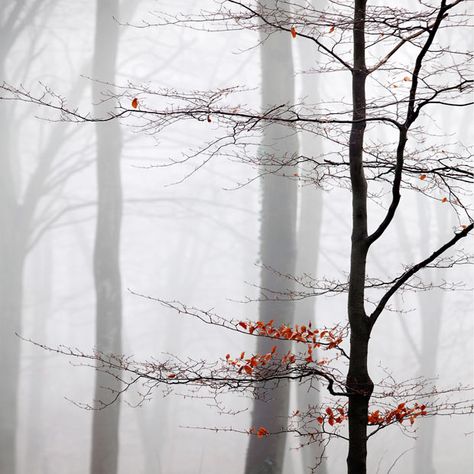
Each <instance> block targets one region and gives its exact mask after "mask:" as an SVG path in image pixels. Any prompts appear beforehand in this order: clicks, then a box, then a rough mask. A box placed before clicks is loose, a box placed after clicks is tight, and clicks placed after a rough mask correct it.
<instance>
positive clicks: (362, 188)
mask: <svg viewBox="0 0 474 474" xmlns="http://www.w3.org/2000/svg"><path fill="white" fill-rule="evenodd" d="M365 10H366V0H355V5H354V26H353V30H354V32H353V50H354V68H353V71H352V101H353V105H352V107H353V120H354V123H353V124H352V129H351V134H350V143H349V160H350V174H351V185H352V238H351V241H352V243H351V262H350V277H349V295H348V316H349V324H350V329H351V336H350V363H349V372H348V374H347V382H346V384H347V390H348V393H349V415H348V416H349V453H348V456H347V468H348V473H349V474H365V473H366V472H367V466H366V462H367V418H368V410H369V400H370V396H371V394H372V391H373V383H372V380H371V379H370V376H369V373H368V369H367V357H368V345H369V337H370V325H369V320H368V317H367V315H366V314H365V308H364V286H365V271H366V270H365V269H366V258H367V251H368V240H367V182H366V179H365V176H364V168H363V145H364V133H365V122H364V121H363V120H364V119H365V117H366V98H365V82H366V78H367V69H366V65H365V34H364V29H365Z"/></svg>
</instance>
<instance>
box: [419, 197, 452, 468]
mask: <svg viewBox="0 0 474 474" xmlns="http://www.w3.org/2000/svg"><path fill="white" fill-rule="evenodd" d="M431 210H432V213H431V215H430V213H429V212H427V209H426V208H425V207H424V206H422V205H421V203H420V205H419V208H418V219H419V225H420V248H424V247H425V245H426V242H427V241H429V239H430V236H432V235H435V236H436V235H442V232H441V230H442V229H443V228H446V225H447V222H446V218H445V217H444V216H445V213H444V209H442V210H435V211H434V216H433V209H431ZM430 217H431V218H432V217H434V221H435V222H436V224H437V229H436V232H430V225H429V224H430ZM426 273H427V278H430V276H431V277H432V278H433V279H435V278H436V279H439V280H443V279H444V277H445V275H446V269H443V268H438V269H436V270H427V271H426ZM430 274H431V275H430ZM443 299H444V292H443V291H442V290H435V291H429V292H427V291H424V292H420V293H418V302H419V305H420V313H421V327H422V330H421V347H420V370H419V373H420V376H423V377H428V378H430V377H436V375H437V374H436V367H437V363H436V362H437V360H436V359H437V355H438V350H439V334H440V329H441V317H442V314H443ZM435 426H436V417H433V418H431V419H426V420H420V428H419V430H418V433H419V436H418V440H417V442H416V448H415V472H417V473H418V472H423V474H435V473H436V469H435V466H434V462H433V443H434V438H435Z"/></svg>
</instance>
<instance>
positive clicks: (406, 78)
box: [403, 76, 411, 82]
mask: <svg viewBox="0 0 474 474" xmlns="http://www.w3.org/2000/svg"><path fill="white" fill-rule="evenodd" d="M403 80H404V81H405V82H410V81H411V77H410V76H405V77H404V78H403Z"/></svg>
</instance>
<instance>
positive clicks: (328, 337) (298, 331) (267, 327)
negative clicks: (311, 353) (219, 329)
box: [238, 319, 342, 350]
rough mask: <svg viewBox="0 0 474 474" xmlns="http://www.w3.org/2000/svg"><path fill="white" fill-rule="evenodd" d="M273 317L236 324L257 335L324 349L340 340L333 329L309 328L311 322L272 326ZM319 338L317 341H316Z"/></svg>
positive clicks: (333, 345) (336, 344) (332, 347)
mask: <svg viewBox="0 0 474 474" xmlns="http://www.w3.org/2000/svg"><path fill="white" fill-rule="evenodd" d="M273 323H274V321H273V319H272V320H270V321H268V323H265V322H263V321H257V322H255V323H253V322H245V321H240V322H239V323H238V326H239V327H241V328H242V329H244V330H245V331H248V333H249V334H256V335H258V336H268V337H272V338H274V339H286V340H288V341H296V342H302V343H305V344H313V348H314V349H316V348H317V347H321V345H323V346H324V347H323V348H324V349H326V350H328V349H334V348H335V347H337V346H338V345H339V344H340V343H341V342H342V336H341V335H338V334H335V332H334V330H328V329H324V330H323V331H319V329H314V330H313V329H311V322H310V323H308V325H307V326H306V325H304V324H302V325H301V326H299V325H298V324H296V325H295V327H294V328H291V327H290V326H288V325H286V324H281V325H280V327H278V328H276V327H273ZM318 339H319V341H318Z"/></svg>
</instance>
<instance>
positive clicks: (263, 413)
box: [245, 0, 298, 474]
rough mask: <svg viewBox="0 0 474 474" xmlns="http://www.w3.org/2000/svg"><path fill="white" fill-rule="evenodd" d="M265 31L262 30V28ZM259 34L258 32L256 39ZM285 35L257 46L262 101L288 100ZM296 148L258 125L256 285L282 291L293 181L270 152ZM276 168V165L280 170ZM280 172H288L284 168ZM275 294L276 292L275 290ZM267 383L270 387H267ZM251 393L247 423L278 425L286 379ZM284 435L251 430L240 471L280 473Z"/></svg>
mask: <svg viewBox="0 0 474 474" xmlns="http://www.w3.org/2000/svg"><path fill="white" fill-rule="evenodd" d="M264 6H266V7H268V8H274V7H275V6H276V2H275V0H270V1H265V2H264ZM262 35H265V33H262ZM263 38H264V36H262V39H263ZM290 41H291V36H290V35H288V34H287V33H281V32H278V33H275V34H274V35H272V36H271V37H269V38H268V39H267V40H266V41H265V42H264V43H263V44H262V46H261V68H262V106H263V109H266V108H267V107H270V106H274V104H281V103H285V102H287V103H292V102H293V100H294V70H293V58H292V52H291V43H290ZM297 152H298V140H297V137H296V135H295V134H294V133H292V131H291V130H288V128H286V127H282V126H279V125H276V124H273V125H269V126H267V127H266V128H265V130H264V135H263V138H262V160H263V162H264V163H263V164H262V171H265V172H267V173H264V175H263V177H262V180H261V181H262V182H261V184H262V207H261V228H260V257H261V263H262V265H263V266H267V267H268V268H262V271H261V286H262V288H267V289H271V290H272V291H276V292H278V291H284V290H286V289H289V288H291V283H290V281H289V280H287V279H285V278H282V277H278V276H277V275H276V273H275V271H276V272H280V273H282V274H289V275H293V274H294V273H295V260H296V209H297V183H296V181H294V180H291V179H288V177H282V176H278V175H276V174H274V172H275V170H276V169H277V167H276V166H272V156H273V157H274V158H275V159H276V160H277V161H281V160H282V159H285V157H288V156H291V155H293V154H294V153H297ZM280 172H281V170H280ZM283 172H285V174H290V176H291V174H292V171H291V170H289V169H288V168H284V171H283ZM275 296H276V295H275ZM259 319H260V320H261V321H270V320H271V319H273V320H274V321H275V325H279V324H280V323H286V324H292V323H293V319H294V303H293V302H292V301H285V302H276V301H265V302H261V303H260V306H259ZM273 345H274V341H273V342H272V341H270V340H267V339H265V338H258V341H257V348H256V352H257V353H259V354H262V353H266V352H269V351H270V350H271V347H272V346H273ZM288 349H289V345H288V344H278V350H279V351H281V352H283V351H287V350H288ZM272 388H273V389H272ZM256 396H257V399H256V400H255V402H254V406H253V411H252V422H251V423H252V426H255V427H257V428H258V427H260V426H264V427H265V428H266V429H268V430H269V431H270V432H278V431H280V430H282V429H283V428H284V427H285V426H286V423H287V420H288V410H289V384H288V382H282V383H280V384H279V385H278V386H277V387H266V388H263V387H258V388H257V389H256ZM285 446H286V435H285V434H279V435H272V436H267V437H265V438H263V439H258V438H257V437H256V436H252V437H251V438H250V441H249V446H248V451H247V460H246V467H245V473H246V474H280V473H281V472H282V468H283V461H284V455H285Z"/></svg>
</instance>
